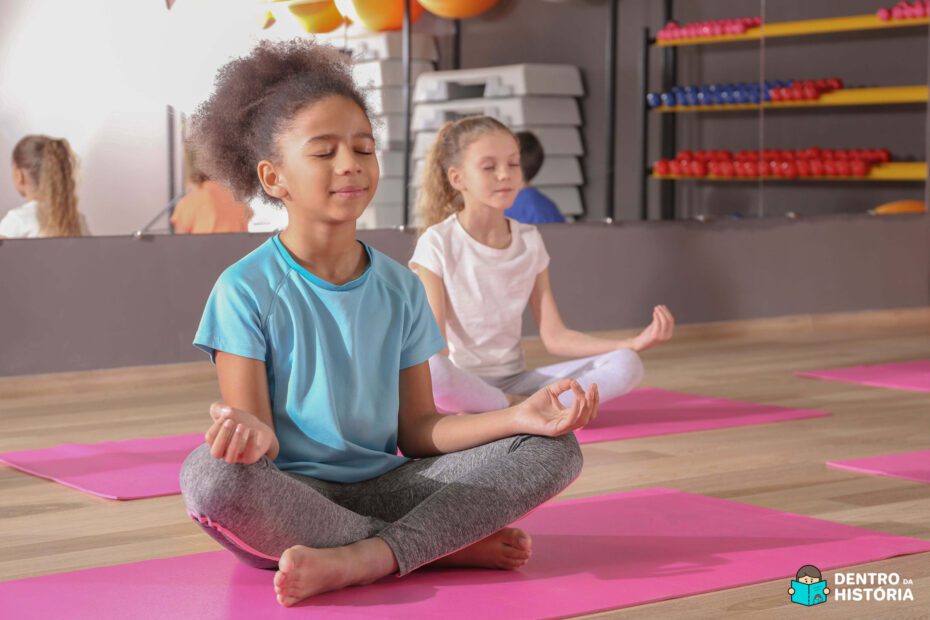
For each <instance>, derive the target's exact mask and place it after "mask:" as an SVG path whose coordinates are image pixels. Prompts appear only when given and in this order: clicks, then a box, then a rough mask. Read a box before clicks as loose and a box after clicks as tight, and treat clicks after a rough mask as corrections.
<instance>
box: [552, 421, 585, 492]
mask: <svg viewBox="0 0 930 620" xmlns="http://www.w3.org/2000/svg"><path fill="white" fill-rule="evenodd" d="M552 441H553V443H554V445H555V450H554V452H555V455H556V456H555V458H556V460H557V462H558V463H559V465H560V468H559V469H561V470H562V471H564V472H565V474H566V478H567V479H568V481H567V482H566V483H565V486H568V485H569V484H571V483H572V482H573V481H574V480H575V478H577V477H578V476H580V475H581V468H582V467H583V466H584V455H583V454H582V453H581V446H579V445H578V439H577V438H576V437H575V433H568V434H566V435H562V436H560V437H553V438H552ZM563 488H564V487H563Z"/></svg>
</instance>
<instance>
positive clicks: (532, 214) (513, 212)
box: [504, 187, 565, 224]
mask: <svg viewBox="0 0 930 620" xmlns="http://www.w3.org/2000/svg"><path fill="white" fill-rule="evenodd" d="M504 215H506V216H507V217H509V218H511V219H514V220H517V221H518V222H523V223H524V224H553V223H558V224H562V223H564V222H565V216H563V215H562V212H561V211H559V208H558V207H557V206H556V204H555V203H554V202H552V201H551V200H549V197H548V196H546V195H545V194H544V193H542V192H541V191H539V190H538V189H536V188H535V187H524V188H523V189H521V190H520V192H519V193H518V194H517V197H516V198H515V199H514V201H513V205H511V207H510V208H509V209H507V210H506V211H504Z"/></svg>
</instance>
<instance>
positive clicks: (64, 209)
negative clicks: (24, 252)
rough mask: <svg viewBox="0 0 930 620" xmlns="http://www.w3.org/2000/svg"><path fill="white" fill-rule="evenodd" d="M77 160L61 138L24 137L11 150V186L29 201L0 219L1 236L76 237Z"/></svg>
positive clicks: (79, 228) (80, 219)
mask: <svg viewBox="0 0 930 620" xmlns="http://www.w3.org/2000/svg"><path fill="white" fill-rule="evenodd" d="M76 177H77V158H76V157H75V155H74V152H73V151H72V150H71V146H70V145H69V144H68V141H67V140H65V139H64V138H50V137H48V136H38V135H31V136H26V137H24V138H23V139H21V140H20V141H19V142H17V143H16V146H15V147H14V148H13V187H14V188H15V189H16V191H17V192H18V193H19V195H20V196H22V197H23V198H25V199H26V200H27V201H28V202H26V204H24V205H22V206H21V207H17V208H15V209H11V210H10V211H8V212H7V214H6V215H5V216H4V217H3V219H2V220H0V237H8V238H35V237H79V236H81V235H87V234H89V233H88V230H87V222H86V221H85V220H84V216H83V215H81V213H80V212H79V211H78V208H77V202H78V200H77V193H76V191H75V186H76Z"/></svg>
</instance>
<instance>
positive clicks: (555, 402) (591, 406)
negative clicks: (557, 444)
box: [514, 379, 601, 437]
mask: <svg viewBox="0 0 930 620" xmlns="http://www.w3.org/2000/svg"><path fill="white" fill-rule="evenodd" d="M568 390H571V391H572V393H573V394H574V396H575V400H574V402H572V406H571V407H563V406H562V403H561V402H559V395H560V394H562V393H563V392H566V391H568ZM600 400H601V399H600V394H599V393H598V391H597V384H596V383H592V384H591V385H590V387H588V392H587V393H585V392H584V391H583V390H582V389H581V386H580V385H579V384H578V382H577V381H575V380H574V379H562V380H561V381H558V382H556V383H552V384H550V385H547V386H546V387H544V388H543V389H541V390H539V391H538V392H536V393H535V394H533V395H532V396H530V397H529V398H527V399H526V400H525V401H523V402H522V403H520V404H519V405H516V406H515V407H514V408H515V410H516V413H515V418H516V420H515V421H516V429H517V430H516V432H517V433H518V434H526V435H542V436H544V437H558V436H559V435H565V434H566V433H570V432H572V431H574V430H577V429H579V428H583V427H584V426H585V425H586V424H588V423H589V422H591V421H593V420H594V419H595V418H597V407H598V405H599V404H600Z"/></svg>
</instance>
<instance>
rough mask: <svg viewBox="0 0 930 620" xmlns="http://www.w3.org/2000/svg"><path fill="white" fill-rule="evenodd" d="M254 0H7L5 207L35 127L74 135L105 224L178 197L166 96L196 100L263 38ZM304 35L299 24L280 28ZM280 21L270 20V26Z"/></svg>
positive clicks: (134, 217) (3, 5)
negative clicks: (20, 144)
mask: <svg viewBox="0 0 930 620" xmlns="http://www.w3.org/2000/svg"><path fill="white" fill-rule="evenodd" d="M260 12H261V5H260V4H259V3H258V2H256V1H255V0H177V2H176V4H175V7H174V8H173V9H172V10H171V11H170V12H169V11H167V10H166V8H165V3H164V1H163V0H80V1H74V0H0V161H5V162H6V163H5V164H4V165H2V166H0V216H2V215H3V214H4V213H5V212H6V211H7V210H8V209H11V208H14V207H17V206H19V205H20V204H21V203H22V200H21V198H20V197H19V195H18V194H17V193H16V192H15V191H14V190H13V187H12V181H11V178H10V174H9V162H10V154H11V152H12V149H13V146H14V145H15V144H16V142H17V141H18V140H19V139H20V138H21V137H22V136H24V135H26V134H29V133H43V134H48V135H52V136H56V137H65V138H67V139H68V140H69V141H70V142H71V145H72V147H73V148H74V150H75V151H76V152H77V154H78V157H79V158H80V161H81V176H80V186H79V190H78V191H79V198H80V202H79V208H80V209H81V210H82V211H83V212H84V214H85V215H86V217H87V220H88V224H89V226H90V229H91V232H92V233H93V234H95V235H115V234H127V233H130V232H132V231H133V230H136V229H137V228H140V227H141V226H142V225H143V224H145V223H146V222H147V221H148V220H149V219H150V218H151V217H152V216H153V215H154V214H155V213H157V212H158V211H159V210H160V209H162V208H163V207H164V206H165V204H166V203H167V202H168V200H169V196H168V176H167V175H168V165H167V157H168V153H167V129H166V105H167V104H169V103H171V104H173V105H175V106H177V107H179V108H180V109H182V110H186V111H190V110H191V108H193V107H194V106H195V103H196V102H198V101H199V100H201V99H202V98H203V97H205V96H206V95H207V94H208V93H209V90H210V85H211V83H212V79H213V75H214V74H215V71H216V68H217V67H218V66H219V65H220V64H222V62H224V61H225V60H227V59H228V58H230V57H231V56H233V55H237V54H239V53H241V52H243V51H245V50H247V49H248V48H249V47H251V46H252V45H253V44H254V41H255V39H256V38H257V37H258V36H259V32H260V31H259V30H258V17H259V14H260ZM274 30H275V31H276V32H274V33H273V34H274V35H275V36H276V38H277V37H280V36H293V35H294V34H296V31H295V30H290V29H288V28H279V27H276V28H275V29H274ZM269 32H271V31H269Z"/></svg>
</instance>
